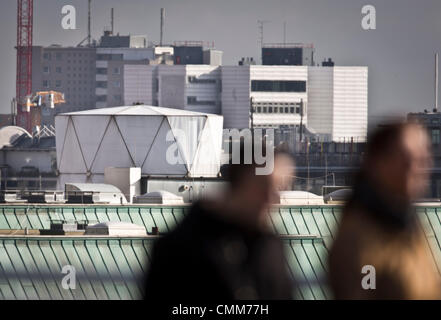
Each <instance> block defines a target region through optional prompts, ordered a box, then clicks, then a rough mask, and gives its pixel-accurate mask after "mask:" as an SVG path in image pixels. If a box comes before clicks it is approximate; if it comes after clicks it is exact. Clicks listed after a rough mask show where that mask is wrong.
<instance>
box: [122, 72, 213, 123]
mask: <svg viewBox="0 0 441 320" xmlns="http://www.w3.org/2000/svg"><path fill="white" fill-rule="evenodd" d="M220 91H221V69H220V68H219V67H218V66H210V65H174V66H168V65H149V66H130V65H126V66H125V67H124V104H125V105H131V104H133V103H137V102H139V103H145V104H149V105H155V106H160V107H168V108H175V109H183V110H188V111H196V112H204V113H211V114H221V94H220Z"/></svg>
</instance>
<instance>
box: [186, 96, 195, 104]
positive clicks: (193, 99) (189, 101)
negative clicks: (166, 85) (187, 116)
mask: <svg viewBox="0 0 441 320" xmlns="http://www.w3.org/2000/svg"><path fill="white" fill-rule="evenodd" d="M196 102H197V100H196V97H187V103H188V104H195V103H196Z"/></svg>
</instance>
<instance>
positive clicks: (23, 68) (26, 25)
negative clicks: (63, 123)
mask: <svg viewBox="0 0 441 320" xmlns="http://www.w3.org/2000/svg"><path fill="white" fill-rule="evenodd" d="M33 16H34V1H33V0H17V46H16V49H17V78H16V101H17V125H18V126H20V127H23V128H25V129H26V130H28V131H30V130H31V126H32V124H31V116H30V114H29V112H26V110H25V109H26V107H25V106H23V102H24V101H26V97H27V96H30V95H31V94H32V33H33ZM23 107H24V108H23Z"/></svg>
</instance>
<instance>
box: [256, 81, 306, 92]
mask: <svg viewBox="0 0 441 320" xmlns="http://www.w3.org/2000/svg"><path fill="white" fill-rule="evenodd" d="M251 91H256V92H306V81H279V80H277V81H272V80H252V81H251Z"/></svg>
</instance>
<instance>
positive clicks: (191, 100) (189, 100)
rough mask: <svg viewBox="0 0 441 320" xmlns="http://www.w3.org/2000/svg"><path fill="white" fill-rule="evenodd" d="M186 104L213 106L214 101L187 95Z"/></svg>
mask: <svg viewBox="0 0 441 320" xmlns="http://www.w3.org/2000/svg"><path fill="white" fill-rule="evenodd" d="M187 104H189V105H199V106H200V105H203V106H207V105H208V106H215V105H216V101H198V100H197V98H196V97H193V96H188V97H187Z"/></svg>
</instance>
